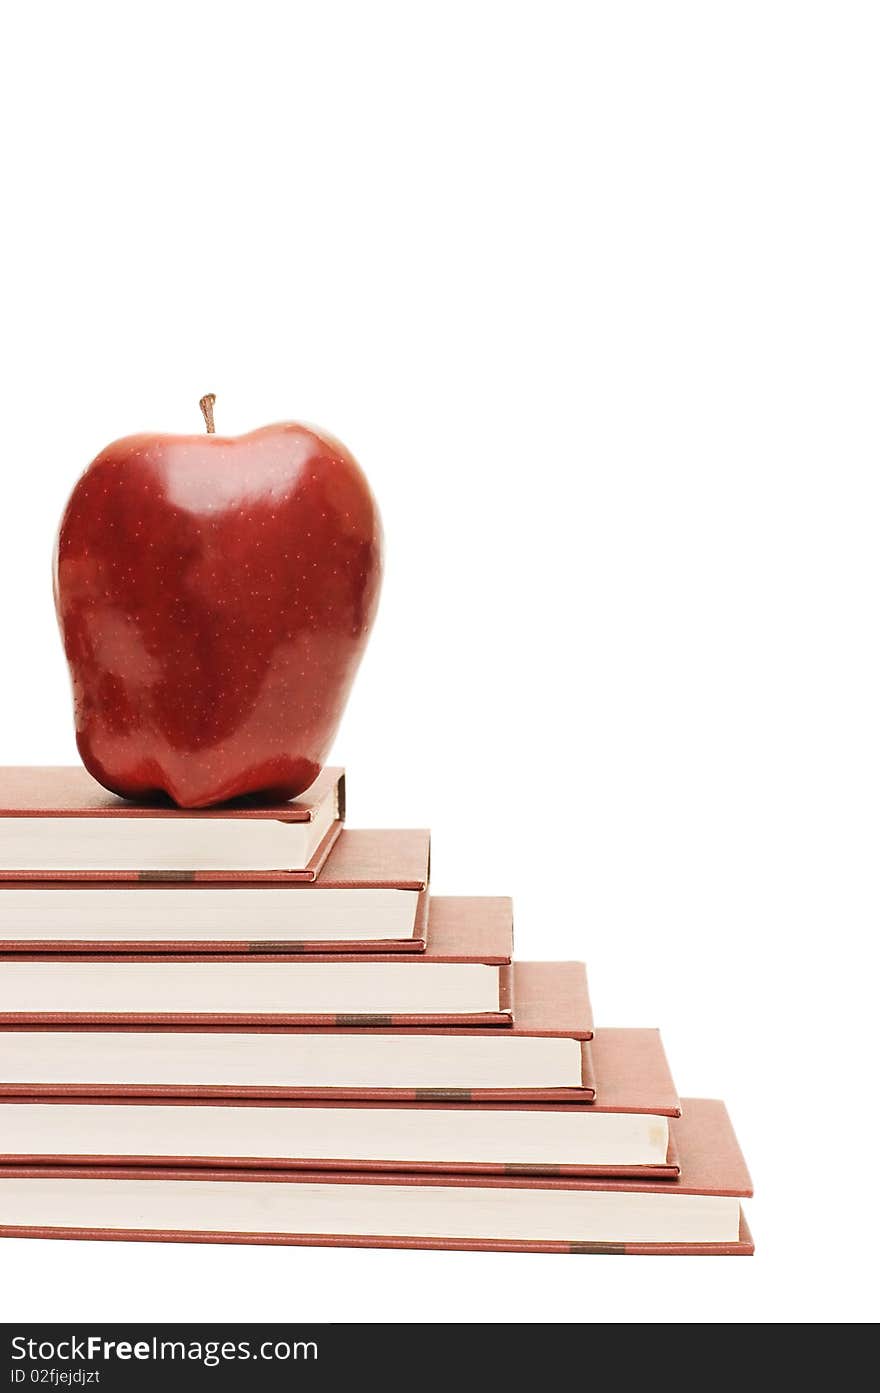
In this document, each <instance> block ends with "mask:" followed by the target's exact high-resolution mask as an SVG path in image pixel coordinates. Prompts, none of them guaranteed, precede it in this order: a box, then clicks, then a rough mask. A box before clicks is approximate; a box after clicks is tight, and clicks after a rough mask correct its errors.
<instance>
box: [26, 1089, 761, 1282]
mask: <svg viewBox="0 0 880 1393" xmlns="http://www.w3.org/2000/svg"><path fill="white" fill-rule="evenodd" d="M672 1127H673V1132H674V1135H675V1141H676V1146H677V1148H678V1153H679V1156H680V1158H681V1176H680V1179H679V1180H677V1181H676V1180H671V1181H670V1180H652V1179H650V1178H645V1177H639V1178H638V1179H620V1178H614V1179H611V1178H605V1179H602V1178H599V1177H595V1176H591V1177H589V1178H582V1179H575V1178H573V1177H565V1178H560V1177H537V1176H504V1177H501V1176H497V1177H496V1176H488V1175H483V1176H474V1175H468V1176H464V1175H462V1176H457V1177H451V1176H425V1175H421V1176H414V1175H377V1174H374V1173H369V1172H357V1171H347V1172H343V1171H336V1172H328V1171H298V1172H297V1171H279V1170H274V1171H269V1170H265V1171H252V1170H212V1169H201V1170H200V1169H197V1168H193V1167H190V1168H187V1169H180V1170H177V1169H174V1170H152V1169H143V1170H139V1169H138V1168H136V1167H128V1168H126V1169H119V1168H111V1167H107V1168H98V1169H86V1168H69V1167H47V1166H37V1167H34V1166H8V1167H2V1168H0V1236H5V1237H10V1238H90V1239H128V1240H144V1241H158V1242H190V1243H191V1242H204V1243H268V1244H298V1245H303V1244H314V1245H321V1246H327V1245H335V1246H348V1247H385V1248H447V1249H449V1248H452V1249H456V1248H457V1249H484V1250H489V1251H501V1252H505V1251H506V1252H509V1251H517V1252H544V1253H547V1252H557V1253H577V1254H591V1253H599V1254H682V1255H705V1256H713V1255H720V1254H727V1255H747V1254H750V1253H752V1252H753V1245H752V1240H751V1236H750V1234H749V1231H748V1228H747V1226H746V1223H745V1219H744V1217H743V1214H742V1210H741V1205H740V1200H741V1199H742V1198H743V1197H745V1196H748V1195H750V1194H751V1193H752V1187H751V1181H750V1179H749V1174H748V1171H747V1169H746V1165H745V1162H744V1160H743V1157H742V1153H741V1152H740V1149H739V1146H738V1144H737V1140H736V1137H735V1135H734V1132H733V1128H732V1126H731V1124H730V1119H729V1118H728V1116H727V1111H726V1109H725V1107H724V1104H723V1103H720V1102H715V1101H711V1100H705V1099H691V1100H686V1101H685V1102H684V1104H683V1114H682V1117H681V1118H680V1119H677V1120H676V1121H675V1122H673V1124H672Z"/></svg>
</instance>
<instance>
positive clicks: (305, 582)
mask: <svg viewBox="0 0 880 1393" xmlns="http://www.w3.org/2000/svg"><path fill="white" fill-rule="evenodd" d="M209 400H210V399H208V398H206V399H205V401H209ZM211 405H213V402H212V401H211ZM203 410H205V407H204V405H203ZM205 418H206V422H207V423H208V427H209V431H211V430H212V428H213V418H212V417H209V413H208V411H207V410H205ZM381 579H382V528H381V522H380V519H379V513H378V509H377V507H376V503H375V500H374V498H373V495H372V493H371V490H370V487H369V484H368V483H367V480H366V478H365V476H364V474H363V472H362V471H361V469H360V467H359V466H358V464H357V463H356V461H355V460H354V458H353V457H352V455H351V454H350V453H349V452H348V450H346V448H345V447H344V446H343V445H341V444H340V443H339V442H338V441H337V440H334V439H333V438H332V437H331V436H328V435H326V434H324V433H322V432H319V431H317V430H314V429H313V428H311V427H308V426H304V425H300V424H297V423H293V422H288V423H283V424H281V425H275V426H266V427H264V428H263V429H261V430H256V431H253V432H251V433H250V434H248V435H242V436H238V437H224V436H219V435H215V434H213V433H211V434H208V435H188V436H174V435H134V436H129V437H127V438H126V439H124V440H119V441H116V442H115V443H114V444H112V445H109V446H108V447H107V448H106V449H105V450H103V451H102V452H101V454H99V455H98V456H97V458H96V459H95V460H94V461H93V462H92V464H90V465H89V467H88V469H87V470H86V471H85V473H84V474H83V475H82V477H81V478H80V479H79V481H78V483H77V484H76V486H75V488H74V490H73V493H72V494H71V497H70V500H69V502H68V504H67V507H66V509H65V511H64V515H63V517H62V520H61V526H60V528H59V532H58V538H57V543H56V548H55V561H54V592H55V606H56V611H57V615H58V622H59V626H60V629H61V636H62V640H63V643H64V649H65V653H66V655H67V661H68V665H69V668H70V675H71V680H72V683H73V697H74V716H75V724H76V739H77V745H78V748H79V752H80V755H81V757H82V760H83V763H84V764H85V766H86V768H87V769H88V770H89V772H90V773H91V774H92V775H93V776H94V777H95V778H96V779H97V780H99V782H100V783H102V784H103V785H104V787H105V788H108V789H110V790H111V791H112V792H114V793H118V794H120V795H122V796H123V797H126V798H132V799H140V800H143V799H150V798H155V797H160V796H162V795H167V796H168V797H169V798H171V799H172V800H173V802H174V803H176V804H177V805H178V806H179V807H182V808H202V807H209V806H212V805H214V804H217V803H221V802H226V801H228V800H230V799H233V798H240V797H242V796H245V795H249V794H260V795H265V796H267V797H272V798H293V797H295V796H296V795H297V794H299V793H302V792H303V790H304V789H306V788H308V786H309V785H310V784H311V783H312V782H313V781H314V779H315V778H316V776H317V774H318V772H319V771H320V768H321V766H322V764H323V762H324V760H325V758H326V756H327V754H328V752H329V749H330V746H331V744H332V741H333V737H334V735H335V733H336V729H337V726H338V724H339V721H340V718H341V716H342V713H343V711H344V709H345V704H346V701H347V698H348V694H349V691H350V688H351V684H352V682H353V680H354V677H355V674H356V672H357V669H358V666H359V664H360V660H361V658H362V656H363V652H364V648H365V646H366V643H367V640H368V638H369V634H370V629H371V627H372V624H373V619H374V617H375V613H376V607H377V604H378V599H379V590H380V586H381Z"/></svg>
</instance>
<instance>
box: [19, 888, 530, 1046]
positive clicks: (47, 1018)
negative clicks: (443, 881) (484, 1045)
mask: <svg viewBox="0 0 880 1393" xmlns="http://www.w3.org/2000/svg"><path fill="white" fill-rule="evenodd" d="M427 933H428V946H427V949H426V951H425V952H424V953H409V954H404V955H401V954H399V953H397V954H380V953H370V954H361V955H353V954H342V953H336V954H318V955H316V954H297V955H296V957H295V958H293V959H292V958H291V955H290V954H286V955H280V954H275V955H267V954H249V955H248V956H247V957H246V958H245V959H242V957H241V956H237V955H234V954H224V955H216V954H214V955H209V954H189V955H171V954H162V955H155V954H154V955H144V954H107V955H101V956H97V955H90V956H89V957H84V956H82V955H76V956H74V955H71V954H51V955H50V954H29V955H25V954H18V955H16V956H15V957H10V956H8V955H7V956H6V957H5V959H2V958H0V962H2V963H3V965H2V967H0V1025H11V1026H20V1027H26V1026H29V1025H57V1026H61V1025H140V1026H152V1025H194V1024H202V1025H245V1026H247V1025H275V1026H299V1025H301V1026H332V1027H336V1026H362V1027H370V1028H382V1029H389V1028H395V1027H397V1026H407V1025H419V1026H422V1025H441V1026H442V1025H472V1026H509V1025H510V1024H511V1023H512V1013H513V972H512V969H511V966H510V960H511V957H512V954H513V906H512V902H511V901H510V900H509V899H506V898H501V897H499V898H490V897H478V896H469V897H455V896H441V897H439V898H436V897H435V898H432V899H431V900H430V902H429V913H428V930H427Z"/></svg>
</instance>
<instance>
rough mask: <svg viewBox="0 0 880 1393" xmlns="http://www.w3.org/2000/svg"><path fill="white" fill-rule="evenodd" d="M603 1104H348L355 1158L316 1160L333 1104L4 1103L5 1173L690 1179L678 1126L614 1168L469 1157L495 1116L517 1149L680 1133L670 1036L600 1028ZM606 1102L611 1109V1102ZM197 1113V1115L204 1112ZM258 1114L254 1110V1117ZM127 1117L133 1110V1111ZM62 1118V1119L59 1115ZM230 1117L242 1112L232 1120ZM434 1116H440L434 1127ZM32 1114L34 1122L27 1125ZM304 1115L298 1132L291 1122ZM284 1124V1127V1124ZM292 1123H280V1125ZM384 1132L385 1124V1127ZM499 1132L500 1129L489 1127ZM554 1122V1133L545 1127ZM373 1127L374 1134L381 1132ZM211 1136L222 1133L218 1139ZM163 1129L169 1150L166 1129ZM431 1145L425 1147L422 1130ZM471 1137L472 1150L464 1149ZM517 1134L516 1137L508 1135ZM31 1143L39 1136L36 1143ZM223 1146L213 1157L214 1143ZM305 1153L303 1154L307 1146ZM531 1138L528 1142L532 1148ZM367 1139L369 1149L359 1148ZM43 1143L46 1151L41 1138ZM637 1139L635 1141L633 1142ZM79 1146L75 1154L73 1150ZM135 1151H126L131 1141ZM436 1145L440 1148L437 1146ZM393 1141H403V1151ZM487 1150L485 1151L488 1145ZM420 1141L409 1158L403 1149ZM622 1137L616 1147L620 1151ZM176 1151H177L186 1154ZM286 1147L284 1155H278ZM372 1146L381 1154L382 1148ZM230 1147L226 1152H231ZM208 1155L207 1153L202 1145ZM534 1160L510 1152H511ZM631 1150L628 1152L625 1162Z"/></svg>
mask: <svg viewBox="0 0 880 1393" xmlns="http://www.w3.org/2000/svg"><path fill="white" fill-rule="evenodd" d="M592 1051H593V1060H594V1064H595V1068H596V1078H597V1089H598V1092H599V1097H598V1098H597V1100H596V1101H595V1102H594V1103H592V1104H591V1105H590V1106H589V1107H587V1108H583V1107H573V1106H572V1105H565V1104H555V1105H553V1104H539V1103H520V1104H517V1105H513V1104H500V1103H483V1104H479V1105H477V1104H474V1103H467V1104H465V1105H463V1106H458V1105H456V1104H454V1103H448V1102H447V1103H444V1102H436V1101H435V1102H429V1101H422V1102H418V1103H391V1104H389V1103H385V1104H379V1103H368V1102H353V1101H345V1100H342V1101H336V1102H334V1103H333V1104H332V1109H331V1110H330V1118H331V1123H335V1124H336V1125H335V1126H334V1127H332V1128H331V1133H330V1135H331V1136H334V1135H335V1136H336V1137H337V1138H338V1136H339V1132H338V1130H337V1128H338V1126H339V1123H340V1122H341V1121H342V1120H343V1119H345V1118H346V1115H348V1117H349V1118H350V1119H351V1115H352V1114H355V1118H354V1119H353V1120H354V1121H356V1122H357V1123H358V1126H357V1127H356V1128H352V1129H351V1130H350V1131H349V1132H343V1135H344V1136H345V1137H346V1142H345V1146H346V1147H347V1150H346V1153H345V1155H329V1154H327V1155H320V1154H316V1152H317V1148H318V1147H319V1146H320V1144H321V1142H320V1140H318V1139H317V1138H318V1136H319V1135H323V1136H326V1135H327V1133H326V1132H325V1133H323V1134H319V1133H318V1130H317V1129H318V1128H319V1127H320V1126H321V1125H322V1124H323V1123H324V1122H325V1118H326V1117H327V1116H328V1112H327V1110H328V1103H327V1100H323V1101H321V1102H319V1101H315V1100H313V1101H304V1100H299V1101H289V1102H281V1101H279V1100H277V1099H274V1100H273V1099H266V1100H262V1101H255V1100H245V1099H239V1100H235V1099H230V1098H214V1099H209V1098H199V1099H194V1100H192V1101H188V1102H172V1103H169V1102H168V1101H166V1100H162V1099H155V1098H145V1099H133V1098H115V1099H109V1098H104V1099H97V1100H90V1101H85V1102H83V1101H81V1100H79V1099H75V1100H71V1099H70V1098H66V1099H59V1098H53V1099H46V1100H43V1101H42V1102H39V1103H31V1102H29V1101H28V1100H26V1099H14V1100H6V1101H0V1165H2V1166H8V1165H52V1166H58V1165H61V1166H105V1167H106V1166H111V1167H112V1166H138V1167H148V1168H156V1167H171V1168H172V1169H173V1168H182V1167H190V1166H192V1167H196V1166H199V1167H207V1168H211V1167H213V1168H215V1169H217V1168H230V1167H231V1168H234V1169H236V1170H238V1169H245V1170H262V1169H266V1170H314V1171H324V1170H354V1171H377V1172H393V1173H396V1172H404V1173H412V1174H433V1175H444V1174H445V1175H466V1174H471V1173H472V1174H481V1175H486V1174H490V1175H491V1174H494V1175H511V1176H513V1175H545V1176H546V1175H553V1176H566V1175H574V1176H578V1175H580V1176H584V1175H602V1176H621V1177H623V1176H632V1177H638V1176H640V1175H641V1176H644V1175H648V1176H650V1177H652V1178H654V1179H662V1178H666V1179H676V1178H677V1177H678V1174H679V1167H680V1162H679V1155H678V1148H677V1145H676V1142H675V1137H674V1134H673V1132H672V1130H671V1129H670V1130H668V1139H667V1146H666V1153H665V1156H664V1157H663V1159H662V1161H660V1162H658V1163H656V1164H654V1163H650V1164H648V1163H641V1164H637V1163H635V1162H629V1163H628V1162H623V1161H621V1160H619V1159H618V1160H615V1161H608V1160H606V1161H603V1162H601V1163H600V1162H594V1163H589V1162H584V1161H578V1162H570V1163H560V1162H559V1161H558V1160H556V1161H551V1160H549V1159H548V1158H549V1155H550V1154H551V1153H552V1144H551V1143H548V1144H547V1145H546V1147H545V1150H544V1154H543V1156H542V1158H541V1159H535V1151H534V1149H533V1152H532V1159H531V1160H530V1161H523V1160H522V1159H519V1160H516V1161H513V1160H492V1161H489V1160H486V1159H485V1155H486V1152H485V1151H484V1152H483V1159H481V1160H465V1159H463V1157H464V1156H465V1155H470V1154H472V1152H473V1144H474V1142H473V1139H474V1136H475V1135H476V1138H477V1139H478V1143H479V1139H482V1138H485V1135H486V1130H488V1131H489V1133H490V1136H491V1123H492V1119H493V1117H499V1116H500V1117H501V1118H502V1120H503V1121H504V1122H505V1123H506V1122H508V1121H509V1122H510V1123H512V1124H513V1126H514V1128H515V1129H516V1130H514V1131H513V1133H512V1135H513V1137H514V1140H513V1142H512V1143H510V1142H509V1143H508V1145H511V1144H512V1145H513V1146H514V1147H516V1146H519V1147H520V1148H522V1146H523V1145H526V1146H528V1145H529V1138H531V1139H532V1140H531V1145H532V1147H533V1148H534V1145H535V1138H536V1137H540V1138H541V1141H542V1142H543V1138H544V1134H545V1133H546V1131H547V1128H548V1126H552V1125H553V1124H554V1123H555V1122H556V1121H557V1120H558V1119H563V1120H564V1119H566V1118H567V1119H570V1120H571V1122H572V1125H573V1126H574V1127H575V1128H576V1129H578V1135H579V1137H580V1138H581V1139H583V1136H584V1132H586V1133H587V1140H589V1131H590V1128H591V1123H590V1120H589V1119H590V1118H591V1117H595V1116H602V1115H603V1114H608V1113H615V1114H646V1115H647V1116H648V1118H649V1119H650V1121H651V1122H652V1124H654V1125H656V1124H657V1123H661V1124H662V1125H663V1127H664V1128H668V1119H670V1118H675V1117H679V1116H680V1114H681V1105H680V1103H679V1099H678V1094H677V1093H676V1090H675V1085H674V1083H673V1081H672V1077H671V1075H670V1072H669V1065H668V1063H667V1061H666V1055H665V1052H664V1050H663V1045H662V1043H661V1041H660V1035H659V1032H658V1031H656V1030H624V1029H616V1030H601V1029H599V1030H597V1031H596V1032H595V1034H594V1036H593V1041H592ZM600 1100H601V1101H600ZM194 1109H195V1110H197V1111H195V1112H194ZM244 1109H247V1111H244ZM123 1110H125V1111H123ZM53 1114H57V1120H56V1119H55V1118H54V1117H53ZM224 1114H228V1115H230V1116H229V1118H228V1121H227V1120H225V1118H224ZM431 1115H433V1120H432V1117H431ZM19 1117H23V1118H24V1119H25V1120H24V1124H23V1126H20V1125H19ZM287 1118H292V1119H293V1126H292V1128H288V1127H287V1125H286V1119H287ZM387 1118H392V1119H394V1120H399V1121H400V1123H401V1128H400V1129H398V1128H397V1127H392V1135H393V1136H397V1137H400V1136H401V1135H402V1136H403V1139H404V1144H403V1146H402V1147H401V1150H400V1151H398V1152H394V1151H392V1150H389V1149H388V1145H389V1143H387V1142H386V1144H385V1146H386V1149H384V1150H382V1151H381V1154H380V1147H379V1143H378V1141H377V1137H378V1136H379V1135H382V1136H387V1131H386V1132H382V1131H381V1127H382V1124H383V1123H384V1122H385V1120H386V1119H387ZM273 1119H275V1120H274V1121H273ZM445 1119H448V1120H449V1129H448V1130H447V1129H446V1128H445V1126H444V1127H443V1129H442V1130H441V1138H442V1139H441V1143H440V1144H439V1145H438V1144H437V1142H436V1137H437V1123H438V1122H443V1121H444V1120H445ZM279 1123H280V1125H279ZM376 1124H378V1129H377V1126H376ZM487 1124H488V1128H487ZM545 1124H546V1125H545ZM371 1125H372V1130H371ZM209 1130H210V1136H209ZM160 1131H161V1144H160V1135H159V1133H160ZM425 1132H427V1134H428V1137H429V1140H428V1141H426V1142H425V1144H424V1145H419V1140H420V1137H421V1134H422V1133H425ZM463 1135H466V1136H467V1138H468V1140H469V1141H470V1143H471V1150H470V1151H469V1150H468V1146H467V1145H466V1144H465V1143H464V1141H463ZM450 1136H452V1137H454V1138H455V1139H456V1141H455V1145H456V1147H457V1148H458V1149H457V1150H456V1151H455V1158H454V1159H450V1157H449V1156H448V1155H447V1156H446V1157H445V1159H440V1157H439V1153H440V1151H442V1150H443V1149H444V1142H446V1143H448V1139H449V1137H450ZM505 1136H506V1137H510V1136H511V1131H509V1130H508V1129H507V1127H505ZM23 1137H31V1138H32V1139H33V1140H34V1145H32V1146H30V1147H28V1146H27V1145H25V1144H24V1142H23V1140H22V1139H23ZM137 1137H141V1138H143V1139H144V1140H145V1141H149V1143H150V1146H149V1148H148V1149H145V1150H139V1149H138V1143H137V1141H136V1140H135V1138H137ZM182 1137H190V1138H193V1139H194V1145H192V1146H191V1147H190V1149H189V1150H183V1149H182V1148H181V1146H180V1140H181V1138H182ZM210 1138H213V1139H214V1142H215V1145H214V1149H213V1150H212V1141H211V1139H210ZM282 1138H286V1139H287V1141H288V1147H287V1150H286V1151H285V1154H283V1155H282V1154H277V1153H278V1143H279V1142H280V1140H281V1139H282ZM297 1138H298V1139H299V1140H300V1145H301V1147H302V1149H301V1150H299V1151H297V1150H296V1149H295V1147H296V1140H297ZM244 1139H247V1143H248V1147H249V1149H248V1154H246V1155H241V1154H236V1152H235V1151H233V1150H230V1149H229V1148H230V1146H235V1145H239V1146H240V1145H241V1143H242V1141H243V1140H244ZM523 1139H525V1140H523ZM361 1140H362V1141H364V1143H365V1145H364V1148H363V1152H362V1153H358V1152H355V1151H353V1150H352V1146H353V1145H357V1143H358V1141H361ZM37 1141H39V1146H37V1145H36V1142H37ZM627 1141H628V1138H626V1139H625V1140H624V1142H623V1145H624V1146H626V1144H627ZM74 1142H76V1143H77V1145H76V1147H75V1148H74V1146H73V1143H74ZM122 1143H124V1145H123V1144H122ZM432 1143H433V1144H434V1150H433V1151H432V1150H431V1146H432ZM391 1144H392V1145H393V1143H391ZM484 1144H485V1143H484ZM406 1145H409V1147H410V1149H409V1150H408V1151H407V1155H406V1159H404V1158H403V1149H404V1147H405V1146H406ZM614 1145H617V1146H620V1145H621V1143H620V1141H616V1142H615V1143H613V1144H612V1143H606V1146H607V1149H608V1152H609V1154H610V1152H611V1150H613V1146H614ZM175 1146H176V1147H177V1149H175ZM273 1146H274V1147H275V1150H272V1147H273ZM371 1146H372V1148H373V1149H372V1150H371V1149H370V1148H371ZM222 1147H225V1149H222ZM196 1148H198V1149H196ZM513 1154H518V1155H519V1156H520V1157H521V1156H522V1154H523V1152H522V1150H520V1151H519V1152H518V1153H516V1152H515V1151H510V1152H508V1155H513ZM619 1155H620V1152H618V1156H619Z"/></svg>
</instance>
